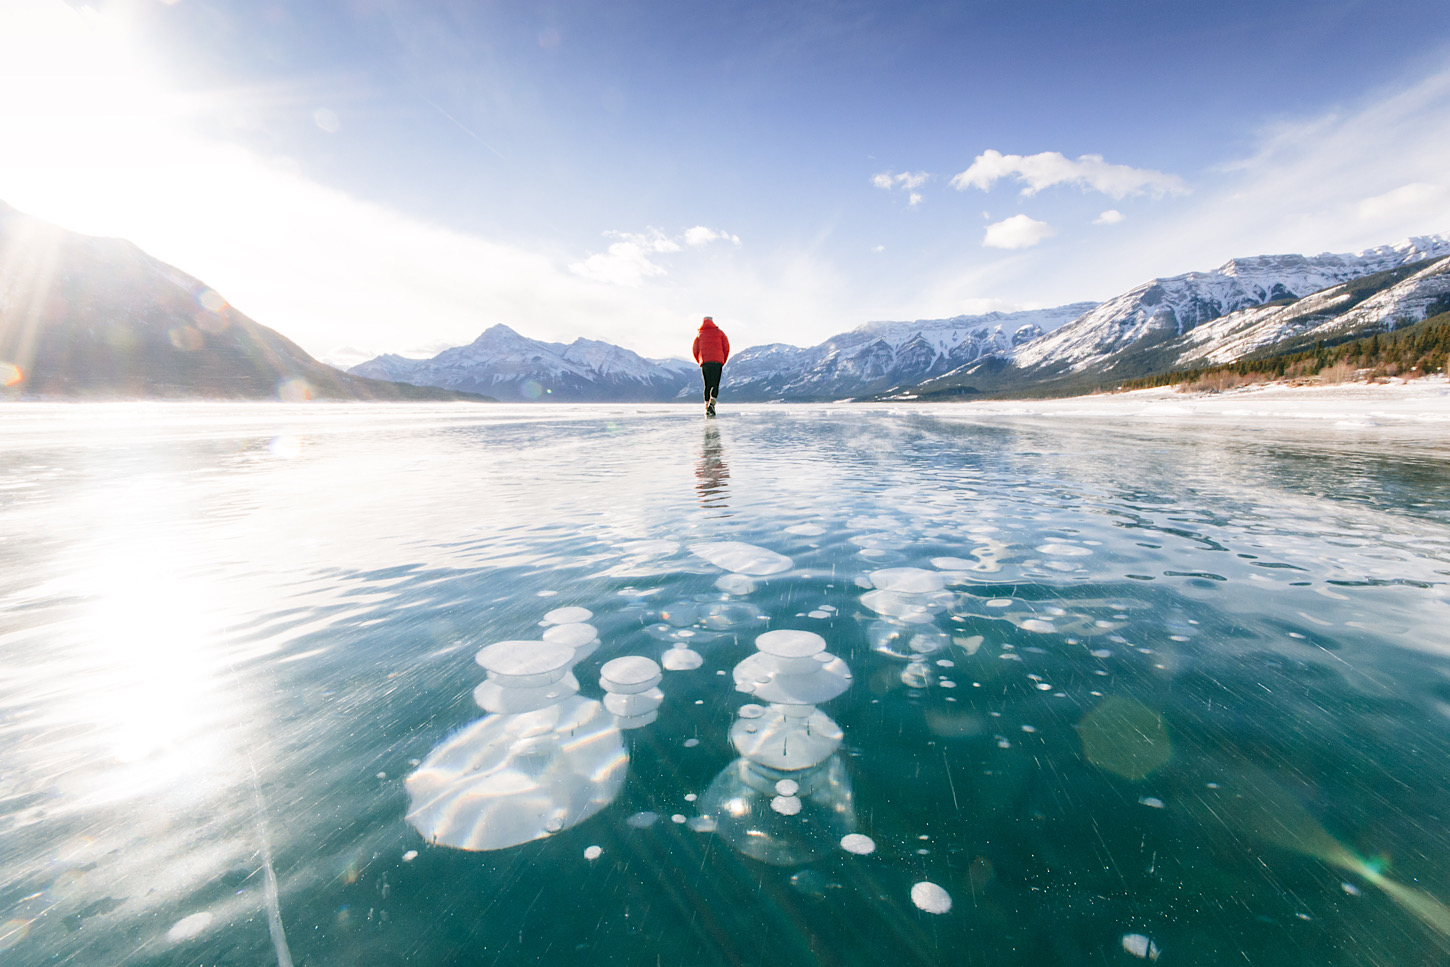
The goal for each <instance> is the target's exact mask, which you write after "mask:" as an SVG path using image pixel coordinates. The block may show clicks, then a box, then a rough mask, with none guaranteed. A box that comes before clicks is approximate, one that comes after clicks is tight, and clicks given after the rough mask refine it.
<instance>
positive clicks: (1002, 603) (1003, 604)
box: [986, 598, 1012, 608]
mask: <svg viewBox="0 0 1450 967" xmlns="http://www.w3.org/2000/svg"><path fill="white" fill-rule="evenodd" d="M986 606H987V607H989V608H1010V607H1012V599H1011V598H991V599H990V600H988V601H987V602H986Z"/></svg>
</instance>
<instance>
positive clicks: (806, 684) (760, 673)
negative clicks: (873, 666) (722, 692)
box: [733, 632, 851, 705]
mask: <svg viewBox="0 0 1450 967" xmlns="http://www.w3.org/2000/svg"><path fill="white" fill-rule="evenodd" d="M804 633H805V634H809V632H804ZM822 644H824V642H823V643H822ZM797 663H799V664H797ZM733 675H734V677H735V685H736V688H737V689H739V690H741V691H745V690H747V689H748V690H749V694H752V695H754V696H756V697H757V698H759V699H760V700H761V701H764V702H771V703H777V704H783V705H817V704H819V703H821V702H825V701H829V700H830V699H833V698H835V697H836V696H837V695H840V694H841V693H842V692H844V691H845V690H846V689H848V688H850V687H851V670H850V668H848V667H847V665H846V663H845V662H844V661H842V660H841V659H839V658H836V657H834V656H832V657H831V658H830V660H829V661H827V662H825V663H821V662H819V661H816V660H815V658H814V657H813V656H806V657H804V658H797V659H786V658H778V657H776V656H774V655H770V654H767V653H765V652H763V651H758V652H756V653H755V654H753V655H751V656H750V657H749V658H746V659H745V660H744V661H742V662H741V663H740V664H738V665H736V666H735V669H734V671H733Z"/></svg>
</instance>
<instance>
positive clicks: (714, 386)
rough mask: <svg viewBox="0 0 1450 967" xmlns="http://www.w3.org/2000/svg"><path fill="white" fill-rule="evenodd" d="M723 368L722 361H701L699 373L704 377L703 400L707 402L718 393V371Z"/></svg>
mask: <svg viewBox="0 0 1450 967" xmlns="http://www.w3.org/2000/svg"><path fill="white" fill-rule="evenodd" d="M724 368H725V364H724V363H701V364H700V375H701V376H703V377H705V402H706V403H708V402H710V401H711V400H713V399H714V398H715V397H717V396H719V395H720V372H721V371H722V370H723V369H724Z"/></svg>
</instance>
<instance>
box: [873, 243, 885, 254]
mask: <svg viewBox="0 0 1450 967" xmlns="http://www.w3.org/2000/svg"><path fill="white" fill-rule="evenodd" d="M871 251H873V252H884V251H886V246H885V245H873V246H871Z"/></svg>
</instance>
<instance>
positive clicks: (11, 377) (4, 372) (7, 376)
mask: <svg viewBox="0 0 1450 967" xmlns="http://www.w3.org/2000/svg"><path fill="white" fill-rule="evenodd" d="M24 379H25V372H24V371H23V370H22V369H21V368H20V367H19V366H16V365H15V364H14V363H6V362H0V386H6V387H10V386H19V385H20V384H21V382H23V381H24Z"/></svg>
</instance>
